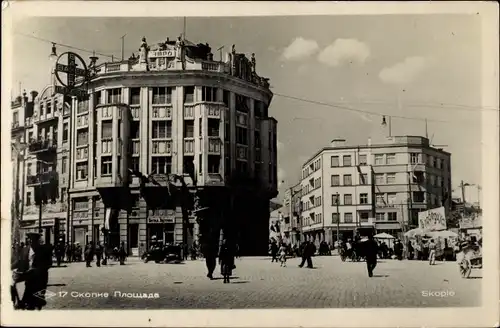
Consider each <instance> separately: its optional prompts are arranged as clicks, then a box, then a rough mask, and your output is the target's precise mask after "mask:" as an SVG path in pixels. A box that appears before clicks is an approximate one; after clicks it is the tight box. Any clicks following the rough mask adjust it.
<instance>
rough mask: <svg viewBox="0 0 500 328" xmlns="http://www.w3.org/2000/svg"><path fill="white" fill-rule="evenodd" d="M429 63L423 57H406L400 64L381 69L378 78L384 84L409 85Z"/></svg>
mask: <svg viewBox="0 0 500 328" xmlns="http://www.w3.org/2000/svg"><path fill="white" fill-rule="evenodd" d="M429 63H430V61H429V60H428V59H426V58H424V57H419V56H415V57H407V58H406V59H405V60H403V61H402V62H399V63H397V64H394V65H393V66H390V67H385V68H383V69H382V70H381V71H380V73H379V75H378V76H379V78H380V80H382V82H385V83H391V84H405V83H410V82H412V81H414V80H415V79H416V78H417V77H418V75H420V73H422V71H423V70H424V69H425V68H426V67H427V66H428V65H429Z"/></svg>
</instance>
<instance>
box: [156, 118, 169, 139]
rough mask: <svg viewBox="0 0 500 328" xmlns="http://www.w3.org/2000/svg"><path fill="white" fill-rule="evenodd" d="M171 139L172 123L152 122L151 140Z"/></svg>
mask: <svg viewBox="0 0 500 328" xmlns="http://www.w3.org/2000/svg"><path fill="white" fill-rule="evenodd" d="M165 138H172V121H154V122H153V139H165Z"/></svg>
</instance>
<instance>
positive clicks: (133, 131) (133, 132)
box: [130, 121, 155, 139]
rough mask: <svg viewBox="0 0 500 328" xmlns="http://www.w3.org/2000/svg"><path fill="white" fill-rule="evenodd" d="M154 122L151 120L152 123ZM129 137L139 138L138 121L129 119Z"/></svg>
mask: <svg viewBox="0 0 500 328" xmlns="http://www.w3.org/2000/svg"><path fill="white" fill-rule="evenodd" d="M154 123H155V122H154V121H153V124H154ZM130 138H132V139H139V138H140V122H139V121H131V122H130Z"/></svg>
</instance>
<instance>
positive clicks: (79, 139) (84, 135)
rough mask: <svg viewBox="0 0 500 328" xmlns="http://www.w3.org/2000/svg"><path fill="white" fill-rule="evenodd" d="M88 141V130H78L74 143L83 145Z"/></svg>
mask: <svg viewBox="0 0 500 328" xmlns="http://www.w3.org/2000/svg"><path fill="white" fill-rule="evenodd" d="M88 143H89V132H88V130H87V129H81V130H78V133H77V135H76V145H77V146H83V145H87V144H88Z"/></svg>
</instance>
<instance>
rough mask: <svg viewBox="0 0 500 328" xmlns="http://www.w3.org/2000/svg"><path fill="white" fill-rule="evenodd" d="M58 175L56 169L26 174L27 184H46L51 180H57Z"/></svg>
mask: <svg viewBox="0 0 500 328" xmlns="http://www.w3.org/2000/svg"><path fill="white" fill-rule="evenodd" d="M58 179H59V176H58V174H57V172H56V171H47V172H42V173H39V174H37V175H28V176H26V185H27V186H37V185H39V184H47V183H50V182H53V181H58Z"/></svg>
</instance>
